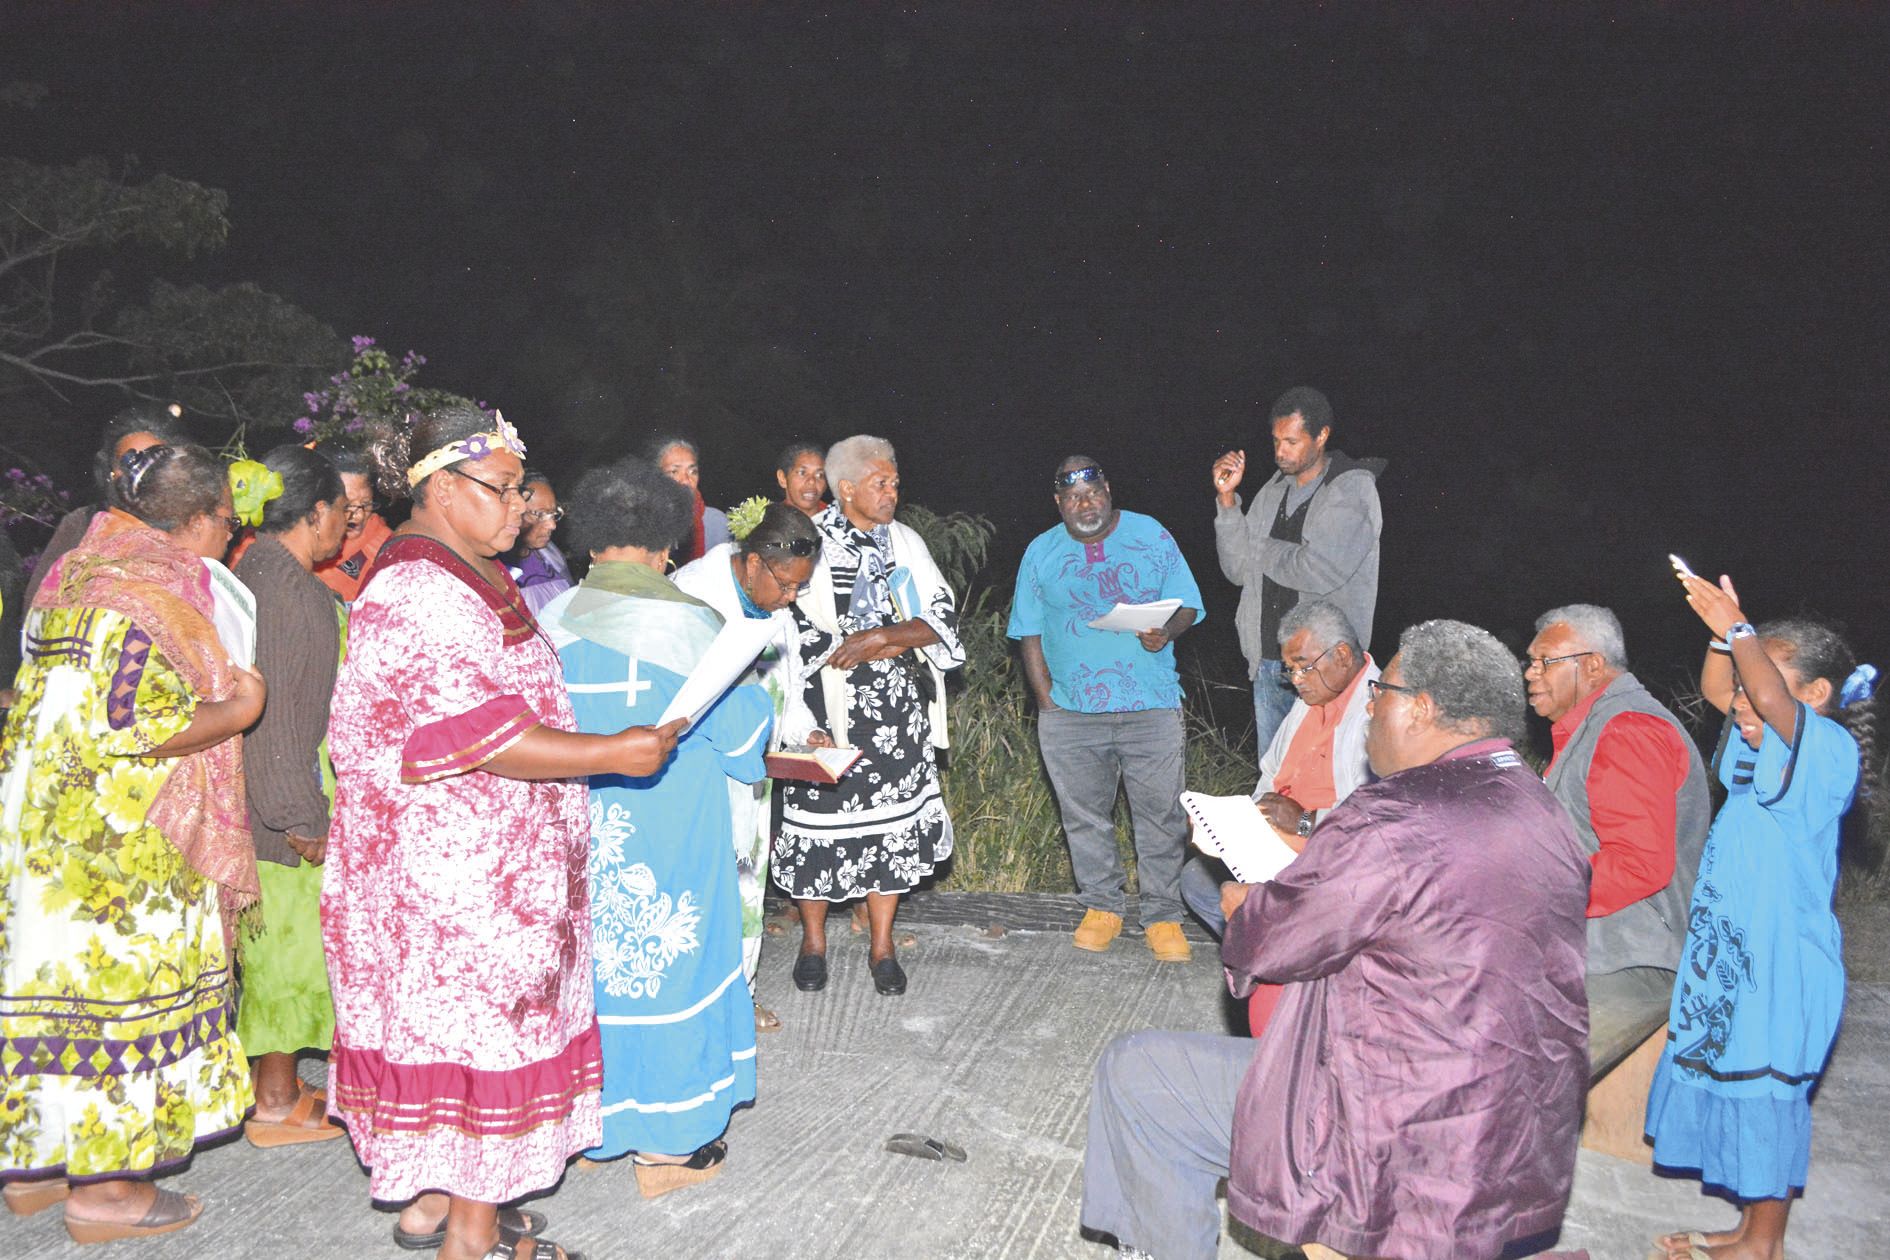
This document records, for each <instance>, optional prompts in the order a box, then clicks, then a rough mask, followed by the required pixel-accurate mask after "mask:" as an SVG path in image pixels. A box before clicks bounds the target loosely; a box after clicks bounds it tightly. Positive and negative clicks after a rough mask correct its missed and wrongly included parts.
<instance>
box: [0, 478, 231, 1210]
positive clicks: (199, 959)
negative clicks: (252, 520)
mask: <svg viewBox="0 0 1890 1260" xmlns="http://www.w3.org/2000/svg"><path fill="white" fill-rule="evenodd" d="M118 472H119V475H117V476H116V477H114V478H112V479H111V480H110V483H109V487H108V505H109V506H110V507H111V508H112V509H114V510H112V511H108V512H105V513H102V514H100V515H99V516H97V517H95V518H94V519H93V521H92V524H91V525H90V527H89V528H88V529H87V531H86V533H85V536H84V537H83V539H82V540H81V541H80V542H79V543H78V545H77V546H76V547H74V548H73V549H72V550H71V551H68V552H67V553H66V554H65V555H63V556H61V557H60V558H59V562H58V564H57V565H56V566H55V568H54V571H53V572H51V573H49V574H48V575H47V577H46V580H45V582H44V583H43V584H42V585H41V586H40V588H39V592H38V594H37V595H36V597H35V598H34V600H33V606H32V608H31V610H30V611H29V612H28V614H27V619H26V631H25V647H26V651H25V664H24V665H23V667H22V668H21V670H20V675H19V702H18V704H17V705H16V706H15V707H14V708H13V710H12V713H11V715H10V718H9V720H8V722H7V725H6V729H5V734H4V736H3V737H0V999H4V1001H3V1002H0V1050H4V1053H5V1059H6V1063H7V1068H6V1073H5V1076H4V1078H0V1084H3V1086H4V1092H3V1093H0V1119H3V1120H4V1124H3V1125H0V1131H4V1133H5V1134H6V1141H5V1142H4V1143H3V1144H0V1175H4V1176H6V1178H7V1179H8V1181H9V1184H8V1186H7V1188H6V1202H7V1206H8V1207H9V1208H11V1209H12V1210H13V1211H14V1212H15V1213H16V1214H22V1215H23V1214H25V1213H28V1212H33V1211H38V1210H39V1209H41V1208H45V1207H51V1206H52V1205H53V1204H55V1203H59V1202H62V1201H63V1202H64V1203H65V1221H66V1231H67V1232H68V1233H69V1234H70V1235H71V1236H72V1238H73V1239H74V1240H75V1241H77V1242H104V1241H107V1240H109V1239H114V1238H130V1237H139V1236H143V1235H149V1234H161V1233H168V1232H170V1231H172V1230H177V1229H182V1228H184V1227H185V1226H187V1225H189V1224H190V1223H191V1222H193V1221H195V1220H196V1219H197V1216H198V1215H199V1214H200V1213H201V1212H202V1211H203V1204H202V1203H201V1202H199V1201H198V1200H197V1199H196V1198H195V1197H194V1196H189V1195H184V1194H179V1193H177V1192H175V1191H172V1190H159V1189H157V1188H156V1187H155V1186H153V1185H151V1184H150V1182H149V1180H148V1178H149V1176H150V1175H151V1173H153V1172H154V1171H155V1170H156V1169H158V1168H159V1167H161V1166H164V1165H167V1164H172V1163H176V1162H177V1161H179V1160H182V1159H184V1158H186V1157H188V1156H189V1154H190V1152H191V1149H192V1148H193V1147H194V1146H195V1145H196V1144H197V1143H199V1142H202V1141H204V1140H206V1139H209V1138H212V1137H217V1136H220V1135H222V1134H225V1133H228V1132H230V1131H231V1130H233V1129H234V1128H235V1127H236V1125H237V1123H238V1122H239V1121H240V1120H241V1119H242V1118H243V1113H244V1112H245V1111H247V1110H248V1109H249V1104H250V1086H249V1072H248V1070H247V1069H246V1067H245V1066H244V1063H243V1051H242V1047H241V1046H239V1045H238V1044H237V1041H236V1038H235V1036H234V1035H233V1030H232V1028H231V1020H230V1016H231V1010H230V1006H231V1000H232V987H231V983H230V944H231V941H232V940H233V939H234V936H235V932H236V925H237V919H238V917H239V916H240V915H242V914H243V912H244V911H245V910H246V909H248V908H250V907H251V906H253V905H254V903H255V901H256V891H257V885H256V855H255V850H254V849H253V848H252V847H251V845H250V837H249V826H248V820H247V818H246V817H245V812H244V801H243V786H242V784H243V766H242V751H241V746H240V743H239V741H237V740H236V739H234V738H233V736H235V735H236V734H238V733H239V732H240V731H242V730H243V728H245V727H247V726H248V725H250V723H252V722H254V721H255V720H256V716H257V715H258V714H259V713H261V712H262V709H263V683H262V680H261V678H259V677H258V676H257V675H256V674H254V673H251V672H250V671H248V670H244V669H238V668H236V667H235V666H233V665H231V664H230V661H229V656H228V654H227V653H226V652H225V650H224V648H223V645H222V643H221V642H219V641H218V639H217V634H216V630H215V628H214V627H213V626H212V625H211V621H210V612H211V598H210V588H209V578H208V574H207V572H206V570H205V569H204V565H203V558H204V557H214V556H220V555H222V554H223V551H224V548H226V547H227V546H228V545H229V541H230V530H231V528H232V527H233V525H234V524H235V519H234V517H233V516H232V514H231V507H230V490H229V486H228V485H227V484H226V483H225V481H224V472H223V465H222V464H221V463H220V462H218V461H217V459H216V458H215V457H214V456H212V455H211V454H210V453H209V452H207V451H205V450H204V449H203V448H201V447H197V446H176V447H173V446H163V445H160V446H154V447H150V448H148V449H145V450H141V451H136V452H132V453H129V454H127V455H125V456H124V457H122V461H121V463H120V467H119V470H118ZM68 1177H70V1178H73V1179H74V1180H73V1182H71V1183H68V1181H67V1180H66V1178H68Z"/></svg>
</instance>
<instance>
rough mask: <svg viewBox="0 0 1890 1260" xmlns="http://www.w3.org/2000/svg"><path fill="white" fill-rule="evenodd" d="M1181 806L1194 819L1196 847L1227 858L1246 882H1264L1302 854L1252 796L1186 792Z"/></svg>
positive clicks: (1243, 881) (1241, 880)
mask: <svg viewBox="0 0 1890 1260" xmlns="http://www.w3.org/2000/svg"><path fill="white" fill-rule="evenodd" d="M1181 807H1182V809H1184V810H1186V811H1187V812H1188V817H1189V818H1191V819H1193V820H1194V843H1195V847H1196V848H1198V849H1200V850H1201V851H1202V852H1203V853H1206V854H1209V855H1210V856H1213V857H1217V858H1219V859H1220V860H1221V861H1223V862H1225V863H1226V864H1227V869H1228V870H1230V871H1232V872H1233V874H1234V878H1235V879H1237V880H1239V881H1240V882H1241V883H1243V884H1264V883H1266V882H1267V881H1268V880H1270V879H1272V878H1273V877H1274V876H1275V875H1278V874H1279V873H1280V872H1281V871H1283V870H1285V869H1286V867H1287V865H1288V864H1289V863H1291V862H1292V860H1293V859H1294V858H1296V857H1298V856H1299V854H1297V853H1295V852H1293V848H1292V846H1291V845H1289V844H1287V843H1286V840H1285V838H1284V837H1283V836H1281V835H1280V833H1279V832H1278V831H1277V830H1275V829H1274V826H1273V824H1272V823H1270V822H1268V821H1267V817H1266V815H1265V814H1262V813H1261V812H1260V809H1259V807H1258V806H1256V805H1255V804H1254V803H1253V798H1252V797H1251V796H1208V795H1207V794H1205V793H1202V792H1183V793H1182V794H1181Z"/></svg>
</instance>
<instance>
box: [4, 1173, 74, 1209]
mask: <svg viewBox="0 0 1890 1260" xmlns="http://www.w3.org/2000/svg"><path fill="white" fill-rule="evenodd" d="M71 1193H72V1183H71V1182H69V1181H67V1180H66V1179H65V1178H64V1177H42V1178H40V1179H39V1180H38V1181H9V1182H7V1184H6V1188H5V1189H3V1190H0V1196H4V1197H5V1198H6V1201H7V1211H9V1212H11V1213H13V1215H15V1216H31V1215H33V1214H34V1213H35V1212H44V1211H45V1210H46V1209H47V1208H49V1207H51V1206H53V1204H55V1203H64V1202H65V1201H66V1196H68V1195H70V1194H71Z"/></svg>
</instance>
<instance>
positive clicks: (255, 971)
mask: <svg viewBox="0 0 1890 1260" xmlns="http://www.w3.org/2000/svg"><path fill="white" fill-rule="evenodd" d="M239 473H242V474H247V475H246V476H243V478H242V481H241V484H238V485H237V486H236V487H235V489H236V492H237V493H236V510H237V513H238V515H239V516H241V517H242V519H243V522H244V524H247V525H254V526H255V527H256V536H255V539H254V540H253V541H252V542H251V543H250V544H249V545H248V547H247V548H245V550H244V551H243V553H242V556H241V558H240V559H238V560H237V562H236V575H237V576H238V577H240V578H241V579H242V580H243V584H244V585H245V586H247V587H249V589H250V591H251V593H252V594H254V595H255V597H256V669H257V672H258V673H260V674H262V676H263V677H264V678H266V679H268V680H269V704H268V707H267V708H265V709H264V710H263V715H262V720H261V721H260V722H258V723H257V724H256V726H255V727H254V728H253V729H252V730H250V731H249V732H248V733H247V734H246V735H244V736H243V758H244V770H245V773H246V776H247V784H246V786H247V790H248V794H249V827H250V833H251V835H253V836H254V837H255V840H256V858H257V863H256V870H257V874H258V876H259V877H260V880H261V883H262V920H261V925H260V927H259V928H258V929H257V930H256V931H255V932H254V933H245V934H244V936H243V938H242V939H241V940H240V941H239V942H238V956H239V959H240V961H241V963H242V975H243V995H242V1001H241V1004H240V1005H239V1006H238V1008H237V1021H236V1032H237V1038H238V1040H240V1041H241V1042H242V1043H243V1048H244V1050H245V1051H246V1052H247V1053H248V1054H249V1055H250V1056H251V1058H252V1059H253V1060H254V1062H253V1066H252V1070H251V1076H252V1079H253V1081H254V1082H255V1088H256V1111H255V1114H254V1115H253V1116H252V1117H251V1118H250V1119H249V1120H248V1121H247V1122H246V1123H245V1124H244V1125H243V1132H244V1134H245V1135H246V1136H247V1137H248V1138H249V1140H250V1141H251V1142H252V1143H254V1144H255V1145H257V1146H287V1145H290V1144H292V1143H297V1142H320V1141H325V1140H327V1139H329V1138H338V1137H340V1136H341V1135H342V1132H343V1131H342V1130H341V1129H340V1128H338V1127H336V1126H334V1125H331V1124H329V1123H328V1120H327V1114H326V1113H327V1102H326V1099H325V1098H324V1097H323V1095H322V1093H321V1092H320V1091H318V1090H314V1089H311V1088H309V1087H308V1086H306V1085H304V1084H303V1083H302V1081H301V1080H300V1079H299V1078H298V1077H297V1075H296V1071H295V1060H296V1055H297V1054H298V1053H299V1052H301V1051H303V1050H322V1051H326V1050H327V1049H328V1047H329V1044H330V1043H331V1042H332V1040H333V1039H334V1031H335V1012H334V1005H333V1001H332V999H331V998H330V996H329V993H328V968H327V964H326V962H325V961H324V960H323V957H322V929H321V909H320V905H321V891H322V871H321V861H322V856H323V850H324V849H326V847H327V844H328V810H329V805H330V803H331V802H332V800H333V797H334V791H333V783H334V779H333V776H332V774H331V773H330V771H329V769H328V749H327V735H328V701H329V699H330V697H332V696H333V695H334V691H335V672H336V669H337V668H338V666H339V664H340V660H341V653H342V651H343V640H344V633H345V629H346V624H347V622H346V617H347V614H346V612H345V611H344V610H343V609H342V606H341V603H340V601H338V600H337V599H336V598H335V596H334V592H332V591H330V590H329V589H328V587H327V586H325V585H323V584H322V582H321V580H320V579H318V578H317V577H316V576H315V575H314V573H313V570H314V568H315V566H316V565H318V564H320V563H322V562H323V561H324V560H328V559H330V558H332V557H333V556H334V555H335V553H336V552H337V551H339V550H340V548H341V540H342V537H343V535H344V534H345V533H346V532H347V527H348V501H347V494H346V492H345V491H344V489H343V487H342V484H341V474H340V473H338V472H336V471H335V467H334V465H333V464H331V463H329V462H328V459H327V457H326V456H323V455H320V454H317V453H316V452H314V451H311V450H307V449H305V448H303V447H300V446H279V447H277V448H276V449H275V450H273V451H270V452H269V454H268V455H266V456H264V457H263V461H262V464H261V465H260V466H258V465H256V464H254V463H249V464H238V465H236V467H235V469H233V470H232V475H233V478H234V477H235V476H236V475H237V474H239Z"/></svg>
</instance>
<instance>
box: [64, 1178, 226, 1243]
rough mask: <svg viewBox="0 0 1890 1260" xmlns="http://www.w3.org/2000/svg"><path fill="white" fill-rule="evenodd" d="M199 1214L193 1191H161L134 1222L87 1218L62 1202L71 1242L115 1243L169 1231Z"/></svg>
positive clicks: (199, 1201)
mask: <svg viewBox="0 0 1890 1260" xmlns="http://www.w3.org/2000/svg"><path fill="white" fill-rule="evenodd" d="M202 1215H203V1200H202V1199H199V1198H198V1197H197V1196H196V1195H194V1194H180V1193H178V1192H177V1191H175V1190H162V1189H160V1190H159V1191H158V1192H157V1197H156V1198H155V1199H153V1200H151V1207H150V1209H149V1210H148V1211H146V1212H145V1214H144V1216H143V1217H141V1218H140V1219H139V1220H138V1221H137V1222H136V1223H133V1222H130V1221H88V1220H84V1219H82V1218H79V1217H75V1216H73V1215H72V1205H71V1204H69V1203H68V1204H67V1205H66V1233H67V1234H68V1235H70V1236H71V1238H72V1241H73V1242H75V1243H103V1242H116V1241H118V1240H119V1239H120V1238H151V1237H153V1236H155V1235H158V1234H173V1233H176V1232H177V1231H178V1230H180V1229H184V1228H186V1227H188V1226H191V1225H194V1224H196V1223H197V1218H198V1217H199V1216H202Z"/></svg>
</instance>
